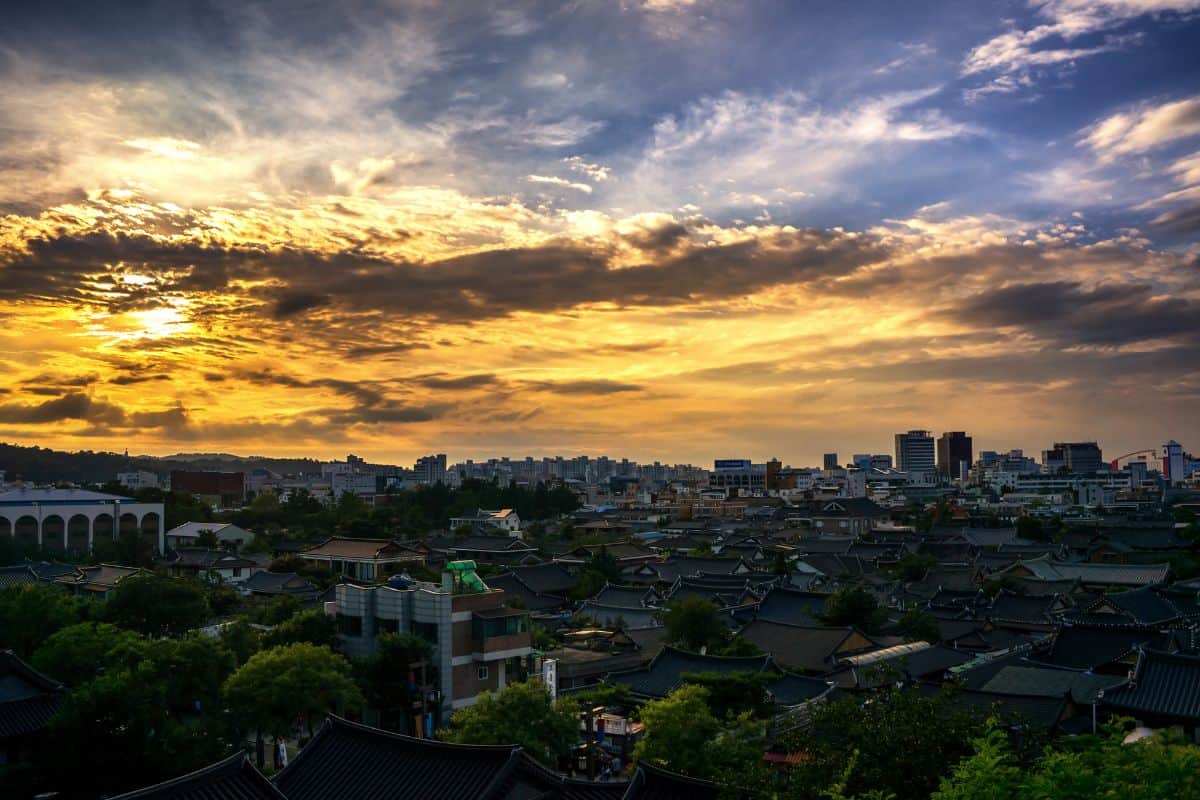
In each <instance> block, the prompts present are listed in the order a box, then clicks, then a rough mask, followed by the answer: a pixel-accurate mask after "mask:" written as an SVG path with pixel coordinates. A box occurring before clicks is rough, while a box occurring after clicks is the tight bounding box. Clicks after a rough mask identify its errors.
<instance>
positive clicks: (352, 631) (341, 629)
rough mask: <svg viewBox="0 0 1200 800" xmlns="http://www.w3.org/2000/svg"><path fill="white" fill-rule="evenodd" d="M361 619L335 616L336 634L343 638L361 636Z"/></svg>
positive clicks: (345, 615) (341, 615)
mask: <svg viewBox="0 0 1200 800" xmlns="http://www.w3.org/2000/svg"><path fill="white" fill-rule="evenodd" d="M362 623H363V621H362V617H351V616H349V615H347V614H338V615H337V624H338V633H340V634H342V635H343V636H362Z"/></svg>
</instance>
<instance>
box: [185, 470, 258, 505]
mask: <svg viewBox="0 0 1200 800" xmlns="http://www.w3.org/2000/svg"><path fill="white" fill-rule="evenodd" d="M171 491H172V492H186V493H188V494H192V495H195V496H196V497H198V498H199V499H200V500H202V501H203V502H205V503H208V504H209V505H211V506H213V507H214V508H237V507H239V506H241V505H242V504H244V503H245V502H246V473H244V472H208V471H201V470H189V469H175V470H171Z"/></svg>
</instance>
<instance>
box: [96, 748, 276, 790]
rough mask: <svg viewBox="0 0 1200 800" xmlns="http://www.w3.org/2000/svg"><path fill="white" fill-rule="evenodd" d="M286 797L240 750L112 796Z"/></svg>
mask: <svg viewBox="0 0 1200 800" xmlns="http://www.w3.org/2000/svg"><path fill="white" fill-rule="evenodd" d="M135 798H137V800H286V798H285V797H284V795H283V793H282V792H280V791H279V790H278V789H277V788H275V786H274V784H272V783H271V782H270V781H269V780H267V779H266V778H265V777H263V775H262V773H261V772H259V771H258V770H257V769H255V768H254V765H253V764H251V763H250V758H249V757H248V756H247V755H246V753H245V752H243V751H240V750H239V751H238V752H236V753H234V754H233V755H231V756H230V757H229V758H226V759H224V760H223V761H218V762H217V763H216V764H213V765H211V766H208V767H204V768H203V769H198V770H196V771H195V772H191V773H188V774H187V775H184V776H182V777H179V778H174V779H173V780H169V781H166V782H164V783H159V784H156V785H154V786H149V787H147V788H145V789H138V790H137V791H135V792H128V793H126V794H122V795H118V796H117V797H114V798H112V800H135Z"/></svg>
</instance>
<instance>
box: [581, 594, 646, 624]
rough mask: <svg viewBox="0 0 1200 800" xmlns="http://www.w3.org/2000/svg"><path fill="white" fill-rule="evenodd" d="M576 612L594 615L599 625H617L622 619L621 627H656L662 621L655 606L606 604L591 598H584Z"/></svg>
mask: <svg viewBox="0 0 1200 800" xmlns="http://www.w3.org/2000/svg"><path fill="white" fill-rule="evenodd" d="M577 613H578V614H580V615H583V614H586V615H588V616H590V617H595V618H596V622H597V623H599V624H600V625H617V624H618V623H619V622H621V621H623V622H624V625H622V626H621V627H623V628H626V629H635V628H656V627H659V626H660V625H662V622H661V621H660V620H659V614H660V613H661V612H660V611H659V609H656V608H627V607H625V606H606V605H601V604H600V603H596V602H593V601H591V600H585V601H584V602H583V603H582V604H581V605H580V606H579V611H578V612H577Z"/></svg>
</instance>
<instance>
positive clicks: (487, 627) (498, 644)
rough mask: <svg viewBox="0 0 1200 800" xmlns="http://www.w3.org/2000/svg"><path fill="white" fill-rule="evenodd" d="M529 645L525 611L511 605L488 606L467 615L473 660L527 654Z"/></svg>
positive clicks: (498, 659)
mask: <svg viewBox="0 0 1200 800" xmlns="http://www.w3.org/2000/svg"><path fill="white" fill-rule="evenodd" d="M532 647H533V637H532V635H531V634H530V632H529V614H528V613H527V612H525V611H521V610H519V609H515V608H488V609H480V610H478V611H475V612H474V613H473V614H472V615H471V654H472V656H473V657H474V660H475V661H501V660H503V659H506V658H511V657H512V656H520V655H528V653H529V652H530V650H531V649H532Z"/></svg>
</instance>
